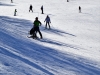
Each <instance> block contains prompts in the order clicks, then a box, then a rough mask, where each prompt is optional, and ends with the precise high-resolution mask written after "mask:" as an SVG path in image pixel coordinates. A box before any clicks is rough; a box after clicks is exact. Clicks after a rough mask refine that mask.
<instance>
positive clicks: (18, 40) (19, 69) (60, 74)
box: [0, 0, 100, 75]
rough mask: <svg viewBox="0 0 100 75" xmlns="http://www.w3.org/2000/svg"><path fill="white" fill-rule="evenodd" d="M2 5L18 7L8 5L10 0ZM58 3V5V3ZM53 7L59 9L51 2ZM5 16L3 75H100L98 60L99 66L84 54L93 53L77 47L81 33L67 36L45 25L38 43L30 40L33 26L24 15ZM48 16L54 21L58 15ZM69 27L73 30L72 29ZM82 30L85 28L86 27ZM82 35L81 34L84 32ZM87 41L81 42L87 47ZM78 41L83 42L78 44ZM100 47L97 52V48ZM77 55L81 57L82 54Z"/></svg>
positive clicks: (1, 20)
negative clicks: (28, 36)
mask: <svg viewBox="0 0 100 75" xmlns="http://www.w3.org/2000/svg"><path fill="white" fill-rule="evenodd" d="M1 1H2V2H0V6H2V7H4V8H5V7H7V8H9V7H14V6H16V5H17V2H15V5H14V4H10V3H6V2H7V0H5V1H4V2H3V0H1ZM18 1H20V0H18ZM97 1H98V0H97ZM20 2H21V1H20ZM22 2H23V0H22ZM26 2H27V1H26ZM36 2H37V1H36ZM47 2H48V1H47ZM62 2H63V1H62ZM74 2H75V1H74V0H72V2H71V3H73V4H74ZM80 2H82V3H83V5H84V2H83V1H80ZM57 3H59V1H58V2H57ZM51 4H53V5H54V6H57V5H56V1H51ZM37 5H39V4H37ZM49 6H50V4H49ZM49 6H48V8H49ZM0 8H1V7H0ZM19 8H20V7H19ZM52 8H54V7H52ZM60 8H62V6H60ZM54 9H55V8H54ZM2 10H3V9H2ZM58 10H59V9H58ZM58 10H55V11H58ZM68 10H69V9H68ZM0 11H1V10H0ZM52 11H54V10H52ZM1 12H2V11H1ZM55 13H58V12H55ZM5 14H6V13H5ZM25 14H26V13H25ZM34 14H35V13H34ZM58 14H60V13H58ZM0 15H1V14H0ZM3 15H4V14H3ZM3 15H1V16H0V75H99V74H100V61H99V60H98V59H99V57H98V58H96V59H97V60H98V62H97V61H95V60H94V59H92V58H90V59H89V57H88V56H89V54H91V52H90V53H87V55H88V56H87V58H86V57H85V55H86V54H85V53H86V52H88V51H87V50H89V49H90V48H88V46H89V45H88V46H87V47H84V46H86V45H84V44H83V45H84V46H83V45H79V44H77V43H80V41H81V39H80V38H81V37H79V36H80V35H81V34H80V33H78V32H76V33H74V31H73V32H71V31H70V30H69V31H67V32H66V31H65V30H62V28H60V27H59V28H58V29H57V28H55V27H52V28H51V30H48V29H45V30H44V24H42V26H41V27H40V28H41V32H42V33H43V36H44V38H43V39H39V40H34V39H31V38H27V35H28V31H29V30H30V29H31V28H32V26H33V25H32V23H33V22H32V20H29V19H26V17H25V18H23V16H21V15H19V16H21V18H20V17H13V16H9V15H8V16H3ZM29 15H30V14H29ZM39 15H40V14H39ZM44 15H46V14H44ZM49 15H51V16H52V18H53V17H55V15H53V14H49ZM89 15H90V14H89ZM41 16H42V15H40V17H41ZM40 19H43V18H40ZM81 19H82V18H81ZM58 20H59V19H58ZM76 20H78V19H75V20H74V21H76ZM62 21H63V20H62ZM81 21H82V20H81ZM84 21H85V20H84ZM76 22H77V21H76ZM78 23H79V22H78ZM78 23H76V24H78ZM98 23H99V22H98ZM55 24H56V23H55ZM73 26H74V25H73ZM69 27H70V28H71V26H69ZM75 27H76V26H75ZM94 27H95V26H94ZM73 28H74V27H73ZM76 28H78V27H76ZM83 29H85V28H84V27H83ZM79 31H80V32H81V30H79ZM94 32H95V28H94ZM79 34H80V35H79ZM82 34H84V33H82ZM86 35H87V34H86ZM98 35H99V34H98ZM53 36H54V37H53ZM84 38H85V37H84ZM84 38H83V40H82V41H81V42H83V43H84ZM65 39H67V41H64V40H65ZM70 39H72V40H70ZM76 39H77V40H80V41H79V42H78V41H77V40H76ZM94 39H95V38H94ZM68 40H69V41H68ZM73 40H74V42H73ZM97 40H99V39H97ZM76 42H77V43H76ZM97 43H98V42H97ZM97 46H98V45H97ZM97 46H96V48H98V47H97ZM91 49H92V48H91ZM64 50H66V51H64ZM95 50H97V49H95ZM72 51H74V52H76V53H75V54H74V52H72ZM78 51H79V52H80V53H81V54H82V55H81V54H79V53H78ZM85 51H86V52H85ZM92 51H93V50H92ZM71 52H72V53H71ZM82 52H83V53H82ZM94 52H95V51H94ZM97 53H98V52H97ZM98 54H99V53H98ZM98 54H97V56H98ZM90 57H91V56H90ZM94 57H95V56H94Z"/></svg>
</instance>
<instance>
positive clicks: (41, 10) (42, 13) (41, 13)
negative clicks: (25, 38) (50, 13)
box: [41, 5, 44, 14]
mask: <svg viewBox="0 0 100 75" xmlns="http://www.w3.org/2000/svg"><path fill="white" fill-rule="evenodd" d="M41 11H42V13H41V14H44V12H43V5H42V6H41Z"/></svg>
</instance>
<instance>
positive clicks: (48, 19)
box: [44, 15, 51, 29]
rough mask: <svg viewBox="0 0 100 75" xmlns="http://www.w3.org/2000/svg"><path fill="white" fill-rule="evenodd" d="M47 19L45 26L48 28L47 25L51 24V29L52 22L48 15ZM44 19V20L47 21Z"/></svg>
mask: <svg viewBox="0 0 100 75" xmlns="http://www.w3.org/2000/svg"><path fill="white" fill-rule="evenodd" d="M45 21H46V26H45V28H47V25H48V26H49V29H50V23H51V20H50V17H49V16H48V15H47V17H46V18H45ZM45 21H44V22H45Z"/></svg>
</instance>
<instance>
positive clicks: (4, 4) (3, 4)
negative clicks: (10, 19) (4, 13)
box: [0, 2, 15, 6]
mask: <svg viewBox="0 0 100 75" xmlns="http://www.w3.org/2000/svg"><path fill="white" fill-rule="evenodd" d="M0 6H15V5H12V4H6V3H1V2H0Z"/></svg>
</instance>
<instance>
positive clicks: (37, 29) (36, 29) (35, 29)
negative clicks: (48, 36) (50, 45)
mask: <svg viewBox="0 0 100 75" xmlns="http://www.w3.org/2000/svg"><path fill="white" fill-rule="evenodd" d="M37 32H39V35H40V37H41V39H42V38H43V37H42V33H41V32H40V29H39V27H34V31H33V33H37ZM35 35H36V34H35Z"/></svg>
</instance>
